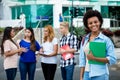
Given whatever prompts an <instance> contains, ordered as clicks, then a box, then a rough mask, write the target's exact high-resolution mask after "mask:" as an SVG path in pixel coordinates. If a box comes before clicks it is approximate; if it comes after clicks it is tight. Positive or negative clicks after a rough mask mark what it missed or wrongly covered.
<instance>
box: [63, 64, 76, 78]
mask: <svg viewBox="0 0 120 80" xmlns="http://www.w3.org/2000/svg"><path fill="white" fill-rule="evenodd" d="M73 72H74V65H69V66H66V67H61V73H62V78H63V80H73Z"/></svg>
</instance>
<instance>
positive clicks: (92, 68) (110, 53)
mask: <svg viewBox="0 0 120 80" xmlns="http://www.w3.org/2000/svg"><path fill="white" fill-rule="evenodd" d="M89 36H90V33H89V34H88V35H87V36H85V38H84V43H82V42H81V47H80V55H79V66H80V67H85V65H86V55H85V53H84V47H85V44H86V43H87V42H88V40H89ZM93 41H94V42H105V43H106V58H107V59H108V60H109V63H108V64H109V65H112V64H115V63H116V56H115V50H114V45H113V43H112V41H111V40H110V38H108V37H107V36H105V35H103V34H102V33H99V35H98V36H97V37H96V38H95V39H94V40H93ZM108 64H107V63H106V64H105V65H98V64H89V77H94V76H100V75H103V74H109V70H108Z"/></svg>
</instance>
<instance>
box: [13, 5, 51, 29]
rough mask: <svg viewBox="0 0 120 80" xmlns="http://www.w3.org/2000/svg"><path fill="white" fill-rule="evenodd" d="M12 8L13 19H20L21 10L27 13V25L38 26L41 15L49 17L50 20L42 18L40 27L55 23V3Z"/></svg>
mask: <svg viewBox="0 0 120 80" xmlns="http://www.w3.org/2000/svg"><path fill="white" fill-rule="evenodd" d="M11 9H12V19H19V16H20V13H21V12H23V13H24V14H25V15H26V27H30V26H31V27H36V26H37V24H38V22H39V20H40V19H39V18H40V17H42V18H49V20H42V22H41V23H40V25H39V27H43V26H45V25H46V24H51V25H52V24H53V5H23V6H14V7H11ZM38 17H39V18H38ZM41 24H42V25H41Z"/></svg>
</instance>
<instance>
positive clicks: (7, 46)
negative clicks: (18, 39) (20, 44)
mask: <svg viewBox="0 0 120 80" xmlns="http://www.w3.org/2000/svg"><path fill="white" fill-rule="evenodd" d="M16 49H17V46H16V45H15V44H14V43H12V42H11V41H10V40H6V41H5V42H4V52H6V51H10V50H16ZM17 65H18V54H17V53H16V54H14V55H12V56H8V57H6V56H4V69H10V68H17Z"/></svg>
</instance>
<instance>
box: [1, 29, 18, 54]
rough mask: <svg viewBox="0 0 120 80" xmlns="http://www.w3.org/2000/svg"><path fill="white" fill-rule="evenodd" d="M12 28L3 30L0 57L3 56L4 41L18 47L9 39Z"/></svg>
mask: <svg viewBox="0 0 120 80" xmlns="http://www.w3.org/2000/svg"><path fill="white" fill-rule="evenodd" d="M12 29H13V28H12V27H6V28H5V30H4V34H3V39H2V44H1V55H4V46H3V44H4V42H5V41H6V40H10V41H11V42H12V43H13V44H15V45H16V46H17V48H19V47H18V45H17V44H16V43H15V42H14V41H13V40H12V37H11V31H12Z"/></svg>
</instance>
